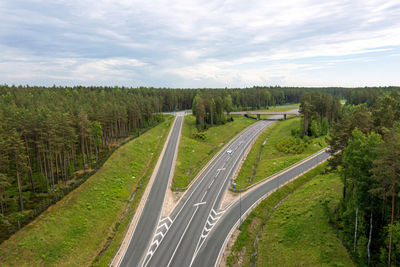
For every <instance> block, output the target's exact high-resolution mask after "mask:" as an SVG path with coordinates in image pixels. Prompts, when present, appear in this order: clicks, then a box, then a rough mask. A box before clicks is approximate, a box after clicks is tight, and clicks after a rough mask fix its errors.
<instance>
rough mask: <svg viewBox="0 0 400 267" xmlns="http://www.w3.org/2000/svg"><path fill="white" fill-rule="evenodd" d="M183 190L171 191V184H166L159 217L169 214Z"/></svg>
mask: <svg viewBox="0 0 400 267" xmlns="http://www.w3.org/2000/svg"><path fill="white" fill-rule="evenodd" d="M183 193H184V192H179V191H176V192H172V190H171V185H169V186H168V189H167V192H166V195H165V201H164V205H163V209H162V213H161V217H167V216H169V215H170V214H171V212H172V211H173V210H174V209H175V207H176V205H177V204H178V203H179V200H180V199H181V197H182V195H183Z"/></svg>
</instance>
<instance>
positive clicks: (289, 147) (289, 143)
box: [275, 137, 308, 154]
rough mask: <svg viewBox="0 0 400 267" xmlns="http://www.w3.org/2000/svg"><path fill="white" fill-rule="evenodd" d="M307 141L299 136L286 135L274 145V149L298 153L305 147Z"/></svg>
mask: <svg viewBox="0 0 400 267" xmlns="http://www.w3.org/2000/svg"><path fill="white" fill-rule="evenodd" d="M307 145H308V144H307V142H304V141H303V140H301V139H300V138H294V137H287V138H285V139H283V140H281V141H280V142H279V143H277V144H276V145H275V147H276V149H277V150H279V151H281V152H284V153H288V154H289V153H293V154H300V153H302V152H303V151H304V150H305V149H306V148H307Z"/></svg>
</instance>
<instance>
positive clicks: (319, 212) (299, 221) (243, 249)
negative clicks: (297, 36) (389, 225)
mask: <svg viewBox="0 0 400 267" xmlns="http://www.w3.org/2000/svg"><path fill="white" fill-rule="evenodd" d="M325 167H326V164H323V165H321V166H318V167H317V168H315V169H313V170H311V171H310V172H308V173H306V174H304V175H303V176H301V177H299V178H298V179H296V180H294V181H293V182H291V183H289V184H287V185H285V186H283V187H281V188H280V189H279V190H278V191H276V192H274V193H272V194H271V195H270V196H269V197H268V198H266V199H265V200H263V201H262V202H261V203H260V205H258V206H257V207H256V208H255V209H254V210H253V211H252V212H251V213H250V215H249V216H248V217H247V219H246V220H245V221H244V222H243V224H242V231H241V232H240V234H239V236H238V238H237V239H236V241H235V243H234V245H233V247H232V251H231V254H230V255H229V256H228V259H227V265H228V266H249V265H251V264H256V265H257V266H355V265H354V263H353V262H352V261H351V258H350V255H349V254H348V253H347V251H346V249H345V247H344V246H343V245H342V243H341V241H340V240H339V239H338V238H337V236H336V235H335V232H334V230H333V229H332V228H331V226H330V224H329V214H328V212H329V210H331V209H333V208H334V207H335V206H336V205H338V201H339V199H340V190H341V183H340V178H339V175H338V174H337V173H329V174H321V172H322V171H323V170H324V169H325ZM282 200H284V201H283V202H282ZM279 203H281V204H280V206H278V204H279Z"/></svg>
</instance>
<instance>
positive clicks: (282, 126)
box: [235, 118, 326, 188]
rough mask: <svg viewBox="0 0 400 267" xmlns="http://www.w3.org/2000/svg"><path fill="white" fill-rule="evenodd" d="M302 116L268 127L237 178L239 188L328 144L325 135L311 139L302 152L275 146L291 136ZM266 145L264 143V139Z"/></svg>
mask: <svg viewBox="0 0 400 267" xmlns="http://www.w3.org/2000/svg"><path fill="white" fill-rule="evenodd" d="M299 124H300V118H295V119H290V120H286V121H278V122H275V123H273V124H272V125H271V126H270V127H269V128H267V129H266V130H265V131H264V132H263V133H262V134H261V135H260V136H259V137H258V138H257V140H256V142H255V143H254V146H253V149H252V150H251V151H250V153H249V154H248V156H247V158H246V160H245V162H244V163H243V166H242V168H241V170H240V172H239V174H238V176H237V178H236V180H235V181H236V183H237V184H238V188H245V187H247V186H249V185H251V184H254V183H255V182H258V181H260V180H262V179H264V178H266V177H268V176H270V175H272V174H274V173H276V172H278V171H280V170H282V169H284V168H286V167H289V166H290V165H292V164H294V163H296V162H298V161H300V160H302V159H304V158H306V157H307V156H309V155H311V154H313V153H315V152H317V151H318V150H320V149H322V148H324V147H325V146H326V142H325V137H318V138H313V139H311V143H310V144H309V145H308V146H307V148H306V149H305V150H304V151H303V152H302V153H300V154H293V153H284V152H281V151H279V150H277V148H276V147H275V146H276V144H277V143H278V142H280V141H281V140H282V139H284V138H286V137H290V136H291V130H292V129H297V128H298V127H299ZM265 140H267V141H266V142H265V145H263V143H264V141H265Z"/></svg>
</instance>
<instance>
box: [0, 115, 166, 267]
mask: <svg viewBox="0 0 400 267" xmlns="http://www.w3.org/2000/svg"><path fill="white" fill-rule="evenodd" d="M171 124H172V117H168V119H167V120H166V121H164V122H162V123H161V124H159V125H158V126H156V127H154V128H153V129H151V130H149V131H148V132H146V133H144V134H143V135H142V136H140V137H138V138H136V139H134V140H132V141H130V142H128V143H127V144H125V145H123V146H122V147H121V148H119V149H118V150H117V151H115V152H114V153H113V154H112V156H111V157H110V158H109V159H108V160H107V162H106V163H105V164H104V165H103V167H102V168H100V169H99V171H98V172H97V173H95V174H94V175H93V176H92V177H90V178H89V179H88V180H87V181H86V182H85V183H83V184H82V185H81V186H80V187H78V188H77V189H75V190H74V191H72V192H71V193H70V194H68V195H67V196H65V197H64V198H63V199H62V200H61V201H59V202H58V203H56V204H55V205H54V206H52V207H50V208H49V209H48V210H47V211H45V212H44V213H42V214H41V215H40V216H39V217H37V218H36V219H35V220H34V221H33V222H31V223H30V224H28V225H27V226H25V227H24V228H22V229H21V230H20V231H18V232H17V233H16V234H14V235H13V236H11V237H10V239H9V240H7V241H5V242H4V243H2V244H1V245H0V265H1V266H87V265H91V264H93V262H94V260H95V259H98V254H99V252H100V251H101V250H102V249H103V248H104V246H105V244H106V242H107V240H109V239H110V238H112V237H114V234H115V231H116V235H115V237H114V240H113V242H111V245H110V246H109V249H108V250H107V251H106V253H105V254H104V255H103V257H102V258H101V259H100V262H98V263H100V265H103V266H106V265H108V264H109V262H110V260H111V259H112V257H113V256H114V254H115V252H116V250H117V249H118V246H119V244H120V242H121V241H122V238H123V236H124V232H125V230H126V226H127V224H128V222H127V221H128V220H129V215H128V216H127V217H126V218H125V220H122V221H121V217H122V214H123V212H124V210H125V209H126V207H127V199H128V195H129V192H136V194H135V198H134V201H133V203H132V214H133V213H134V211H135V209H136V207H137V205H138V203H139V201H140V198H141V196H142V193H143V192H144V190H145V187H146V185H147V182H148V178H149V175H150V174H151V170H152V169H153V167H154V165H155V163H156V161H157V159H158V156H159V154H160V152H161V150H162V147H163V144H164V142H165V140H166V137H167V135H168V132H169V129H170V126H171ZM133 175H134V176H136V178H135V179H132V178H131V177H132V176H133ZM140 183H142V188H141V189H140V187H139V184H140Z"/></svg>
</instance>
